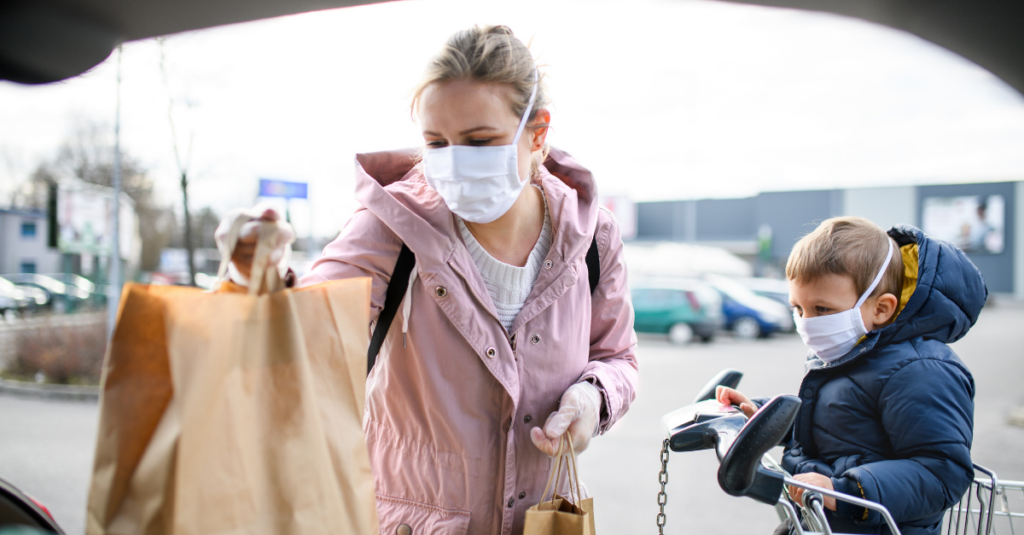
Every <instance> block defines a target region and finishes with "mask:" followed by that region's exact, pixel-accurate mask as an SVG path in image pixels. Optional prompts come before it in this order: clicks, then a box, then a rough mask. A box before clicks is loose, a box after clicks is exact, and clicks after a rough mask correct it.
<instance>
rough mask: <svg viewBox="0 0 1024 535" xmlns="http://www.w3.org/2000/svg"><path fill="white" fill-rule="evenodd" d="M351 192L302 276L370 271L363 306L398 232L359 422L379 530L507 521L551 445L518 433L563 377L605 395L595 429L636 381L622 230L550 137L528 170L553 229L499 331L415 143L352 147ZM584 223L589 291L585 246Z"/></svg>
mask: <svg viewBox="0 0 1024 535" xmlns="http://www.w3.org/2000/svg"><path fill="white" fill-rule="evenodd" d="M356 162H357V163H356V197H357V199H358V200H359V202H360V203H361V205H362V207H361V208H360V209H359V210H358V211H357V212H356V213H355V214H354V215H353V216H352V219H351V220H349V222H348V223H347V225H346V226H345V228H344V230H342V232H341V235H340V236H338V238H337V239H336V240H334V241H333V242H331V244H329V245H328V246H327V248H326V249H324V254H323V257H322V258H321V259H320V260H318V261H317V262H316V264H315V265H314V267H313V270H312V271H311V272H310V273H309V274H307V275H306V276H305V277H303V279H302V281H301V283H302V284H314V283H318V282H322V281H324V280H331V279H340V278H345V277H371V278H372V280H373V298H372V310H371V314H370V316H371V318H376V316H377V315H378V314H379V313H380V311H381V308H382V307H383V303H384V294H385V290H386V288H387V284H388V281H389V279H390V276H391V272H392V270H393V269H394V267H395V262H396V260H397V258H398V252H399V250H400V249H401V246H402V243H403V242H404V243H405V244H406V245H407V246H408V247H409V249H411V250H412V252H413V253H415V254H416V269H417V271H418V277H417V279H416V280H415V282H414V284H413V286H412V288H411V290H409V293H407V294H406V297H405V299H410V298H411V299H412V308H411V313H410V315H409V316H410V318H409V321H408V335H407V337H405V336H403V333H402V324H403V317H402V316H403V311H402V310H399V311H398V313H397V315H396V317H395V321H394V323H393V324H392V327H391V329H390V332H389V334H388V337H387V340H386V341H385V343H384V346H383V348H382V349H381V352H380V355H379V357H378V360H377V363H376V366H375V367H374V369H373V372H372V373H371V374H370V377H369V378H368V379H367V392H366V396H367V400H366V411H367V413H366V416H365V418H364V428H365V432H366V441H367V445H368V447H369V451H370V462H371V464H372V465H373V470H374V474H375V477H376V485H377V511H378V514H379V517H380V529H381V533H382V534H386V535H391V534H393V533H396V529H397V528H398V526H400V525H402V524H407V525H409V526H410V527H411V528H412V533H413V534H428V533H429V534H434V533H443V534H464V533H474V534H476V533H492V534H501V535H507V534H512V533H521V532H522V530H523V519H524V516H525V513H526V509H527V508H529V507H530V506H531V505H535V504H536V503H537V502H538V501H540V498H541V497H540V494H541V492H542V491H543V490H544V484H545V482H546V480H547V475H548V471H549V469H550V466H551V465H550V461H549V459H548V457H547V456H545V455H544V454H543V453H541V452H540V451H539V450H538V449H537V448H536V447H535V446H534V445H533V442H532V441H531V440H530V429H531V428H532V427H535V426H541V425H543V424H544V421H545V420H546V418H547V416H548V415H549V414H550V413H551V412H553V411H555V410H556V409H557V408H558V401H559V398H560V396H561V395H562V393H563V392H564V391H565V389H566V388H568V387H569V386H570V385H572V384H573V383H576V382H578V381H582V380H591V381H592V382H594V383H595V384H596V386H597V387H598V388H599V389H600V390H601V393H602V395H603V398H604V407H603V408H602V419H601V432H602V433H603V432H604V431H605V430H607V429H608V428H609V427H611V426H612V425H613V424H614V423H615V422H616V421H617V420H618V419H619V418H621V417H622V415H623V414H625V413H626V410H627V409H628V408H629V404H630V402H632V401H633V398H634V397H635V392H636V381H637V363H636V356H635V354H636V334H635V333H634V331H633V307H632V304H631V302H630V298H629V290H628V287H627V285H626V265H625V263H624V261H623V257H622V240H621V238H620V236H619V229H618V226H617V225H616V223H615V222H614V220H613V219H612V216H611V215H609V214H608V213H607V212H606V211H604V210H599V209H598V204H597V188H596V186H595V184H594V179H593V177H592V176H591V174H590V172H589V171H587V170H586V169H584V168H583V167H582V166H580V165H579V164H578V163H576V160H575V159H573V157H572V156H570V155H568V154H566V153H564V152H561V151H558V150H552V152H551V157H550V158H549V159H548V161H547V162H546V163H545V166H546V167H547V168H546V169H543V168H542V170H541V174H540V177H539V179H538V181H539V183H540V184H541V186H542V187H543V188H544V192H545V194H546V195H547V201H548V206H549V210H550V214H551V222H552V229H553V234H554V235H553V240H552V245H551V250H550V252H549V253H548V256H547V259H546V260H545V262H544V269H542V270H541V273H540V275H539V277H538V278H537V282H536V285H535V286H534V289H533V292H532V293H531V294H530V296H529V297H528V298H527V300H526V303H525V304H524V306H523V309H522V311H521V312H520V313H519V316H518V317H517V318H516V320H515V323H514V324H513V326H512V329H511V331H509V332H506V330H505V329H504V327H502V325H501V323H500V322H499V321H498V318H497V316H496V314H495V312H494V305H493V304H492V302H491V298H490V296H489V294H488V293H487V288H486V287H485V286H484V281H483V279H482V277H481V275H480V273H479V271H478V270H477V268H476V265H475V264H474V263H473V259H472V258H471V257H470V255H469V251H468V250H467V249H466V246H465V244H464V243H463V242H462V239H461V237H460V234H459V231H458V230H457V228H456V226H455V223H454V219H453V216H452V213H451V211H449V210H448V207H447V206H446V205H445V203H444V201H443V200H442V199H441V197H440V196H439V195H438V194H437V193H436V192H435V191H434V190H433V189H432V188H430V186H428V185H427V183H426V181H425V180H424V178H423V170H422V165H416V152H415V151H396V152H382V153H373V154H362V155H359V156H357V157H356ZM595 232H596V236H597V244H598V250H599V252H600V256H601V278H600V282H599V285H598V286H597V289H596V291H595V293H594V295H593V298H591V294H590V287H589V284H588V275H587V273H588V272H587V268H586V264H585V261H584V257H585V255H586V252H587V249H588V248H589V247H590V243H591V240H592V237H593V236H594V235H595Z"/></svg>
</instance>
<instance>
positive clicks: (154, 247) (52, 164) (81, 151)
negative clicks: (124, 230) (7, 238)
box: [11, 121, 175, 271]
mask: <svg viewBox="0 0 1024 535" xmlns="http://www.w3.org/2000/svg"><path fill="white" fill-rule="evenodd" d="M110 131H111V129H110V128H109V127H108V126H107V125H105V124H103V123H99V122H93V121H79V122H78V124H77V125H76V126H75V128H74V129H73V130H72V133H71V135H70V136H69V137H68V139H67V140H66V141H65V142H64V143H63V144H62V145H61V146H60V147H59V148H58V149H57V151H56V154H55V155H54V156H53V157H52V158H50V159H47V160H44V161H42V162H40V163H39V164H38V165H37V166H36V168H35V170H34V171H33V172H32V174H31V175H30V176H29V180H28V181H27V182H26V183H24V184H22V186H21V187H20V188H17V189H16V190H15V191H14V193H13V194H12V198H11V205H12V206H14V207H18V208H24V209H35V210H44V209H46V202H47V196H48V190H49V185H50V184H53V183H56V182H57V181H58V180H59V179H60V178H62V177H74V178H79V179H81V180H84V181H86V182H90V183H92V184H98V185H101V186H107V187H109V186H110V185H111V182H112V179H113V173H114V154H113V151H111V150H110V146H111V144H112V143H111V141H110ZM121 177H122V190H123V191H124V192H125V194H127V195H128V196H129V197H130V198H131V199H132V200H133V201H134V202H135V209H136V211H137V212H138V216H139V227H140V228H139V232H140V234H141V235H142V236H141V237H142V262H141V266H140V268H141V269H143V270H145V271H152V270H155V269H157V267H158V266H159V265H160V251H161V250H163V248H164V247H166V246H167V244H168V243H169V242H170V239H171V236H172V235H173V234H174V226H175V223H174V214H173V212H172V211H171V210H170V208H169V207H167V206H161V205H159V204H158V203H157V202H156V200H155V198H154V195H153V181H152V180H151V179H150V177H149V175H148V174H147V170H146V168H145V167H144V166H143V165H142V163H141V162H139V160H138V159H136V158H135V157H133V156H132V155H131V154H128V153H126V152H124V151H122V155H121Z"/></svg>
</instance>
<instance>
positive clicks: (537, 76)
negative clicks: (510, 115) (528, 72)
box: [512, 69, 540, 145]
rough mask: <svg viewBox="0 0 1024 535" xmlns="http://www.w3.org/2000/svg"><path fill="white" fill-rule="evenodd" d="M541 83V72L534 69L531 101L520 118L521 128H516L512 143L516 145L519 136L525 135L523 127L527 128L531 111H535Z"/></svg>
mask: <svg viewBox="0 0 1024 535" xmlns="http://www.w3.org/2000/svg"><path fill="white" fill-rule="evenodd" d="M539 85H540V74H538V73H537V69H534V70H533V92H532V93H530V103H529V104H527V105H526V112H524V113H523V118H522V119H520V120H519V129H518V130H516V137H515V138H514V139H513V140H512V144H513V145H516V144H518V143H519V136H521V135H523V129H524V128H526V121H527V120H529V119H530V112H532V111H533V101H534V100H537V86H539Z"/></svg>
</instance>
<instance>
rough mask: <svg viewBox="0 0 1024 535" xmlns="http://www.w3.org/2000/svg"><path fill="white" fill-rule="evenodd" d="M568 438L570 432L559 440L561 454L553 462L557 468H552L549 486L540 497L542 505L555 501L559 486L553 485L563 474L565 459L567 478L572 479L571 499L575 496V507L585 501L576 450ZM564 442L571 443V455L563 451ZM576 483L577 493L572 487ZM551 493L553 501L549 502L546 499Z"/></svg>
mask: <svg viewBox="0 0 1024 535" xmlns="http://www.w3.org/2000/svg"><path fill="white" fill-rule="evenodd" d="M567 436H568V432H566V434H565V435H562V436H561V437H559V439H558V452H559V453H558V459H557V461H556V460H555V459H552V460H551V461H552V463H554V464H555V466H554V467H553V468H552V470H551V474H550V475H549V476H548V483H547V485H545V486H544V492H543V493H541V495H540V501H541V503H544V502H546V501H551V500H554V499H555V494H556V493H557V492H558V484H557V483H556V484H555V485H554V486H552V483H553V482H555V481H557V480H558V479H559V477H560V475H561V472H562V460H563V459H565V471H566V476H567V477H570V479H569V499H570V500H573V498H574V496H575V500H574V501H573V505H575V504H578V503H579V502H580V501H581V500H582V499H583V496H582V494H581V493H580V473H579V471H578V470H577V469H576V449H575V448H574V447H573V445H572V439H571V438H567ZM563 441H565V442H568V443H569V453H565V452H563V451H562V442H563ZM570 464H571V467H572V468H571V472H572V474H571V476H570V474H569V472H570ZM574 481H575V483H576V489H575V493H574V492H573V485H572V484H573V482H574ZM549 491H550V492H551V500H547V499H546V498H547V497H548V492H549Z"/></svg>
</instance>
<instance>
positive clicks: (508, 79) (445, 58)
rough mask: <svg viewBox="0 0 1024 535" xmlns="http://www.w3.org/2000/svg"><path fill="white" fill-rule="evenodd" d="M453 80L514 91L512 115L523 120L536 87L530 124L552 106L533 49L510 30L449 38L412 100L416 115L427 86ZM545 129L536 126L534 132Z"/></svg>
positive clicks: (543, 153)
mask: <svg viewBox="0 0 1024 535" xmlns="http://www.w3.org/2000/svg"><path fill="white" fill-rule="evenodd" d="M452 80H474V81H477V82H483V83H490V84H505V85H507V86H508V87H510V88H511V91H510V92H509V94H510V99H509V105H510V106H511V109H512V113H513V115H515V116H516V117H519V118H520V119H521V118H522V117H523V114H524V113H525V112H526V107H527V106H528V105H529V103H530V94H531V93H532V92H533V87H534V84H536V85H537V96H536V98H535V99H534V102H533V111H531V112H530V116H529V117H527V119H526V120H527V122H529V121H533V120H534V119H535V118H536V117H537V110H539V109H541V108H545V107H547V106H548V105H549V104H550V101H549V100H548V96H547V92H546V91H545V90H544V84H543V83H542V82H543V76H541V74H540V70H539V69H538V66H537V63H536V62H535V61H534V59H533V55H532V54H530V49H529V48H527V46H526V45H524V44H523V42H522V41H520V40H519V39H518V38H516V36H515V35H513V34H512V30H510V29H509V28H508V27H507V26H484V27H480V26H473V27H472V28H470V29H468V30H462V31H460V32H456V33H454V34H453V35H452V36H451V37H449V38H448V42H447V43H445V45H444V48H442V49H441V52H440V53H439V54H437V55H436V56H434V59H432V60H431V61H430V63H429V64H428V65H427V72H426V73H424V75H423V79H422V80H421V81H420V83H419V85H417V86H416V90H415V92H414V93H413V97H412V113H413V115H415V114H416V112H417V111H418V106H419V102H420V97H422V96H423V91H424V90H425V89H426V88H427V86H429V85H430V84H433V83H437V82H448V81H452ZM546 126H548V125H547V124H541V125H533V128H541V127H546ZM548 150H549V149H548V146H547V145H545V146H544V148H543V149H542V150H541V151H540V154H539V158H537V157H535V158H534V162H533V171H532V174H536V171H537V168H538V166H539V165H540V163H542V162H543V161H544V159H545V158H547V155H548Z"/></svg>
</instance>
